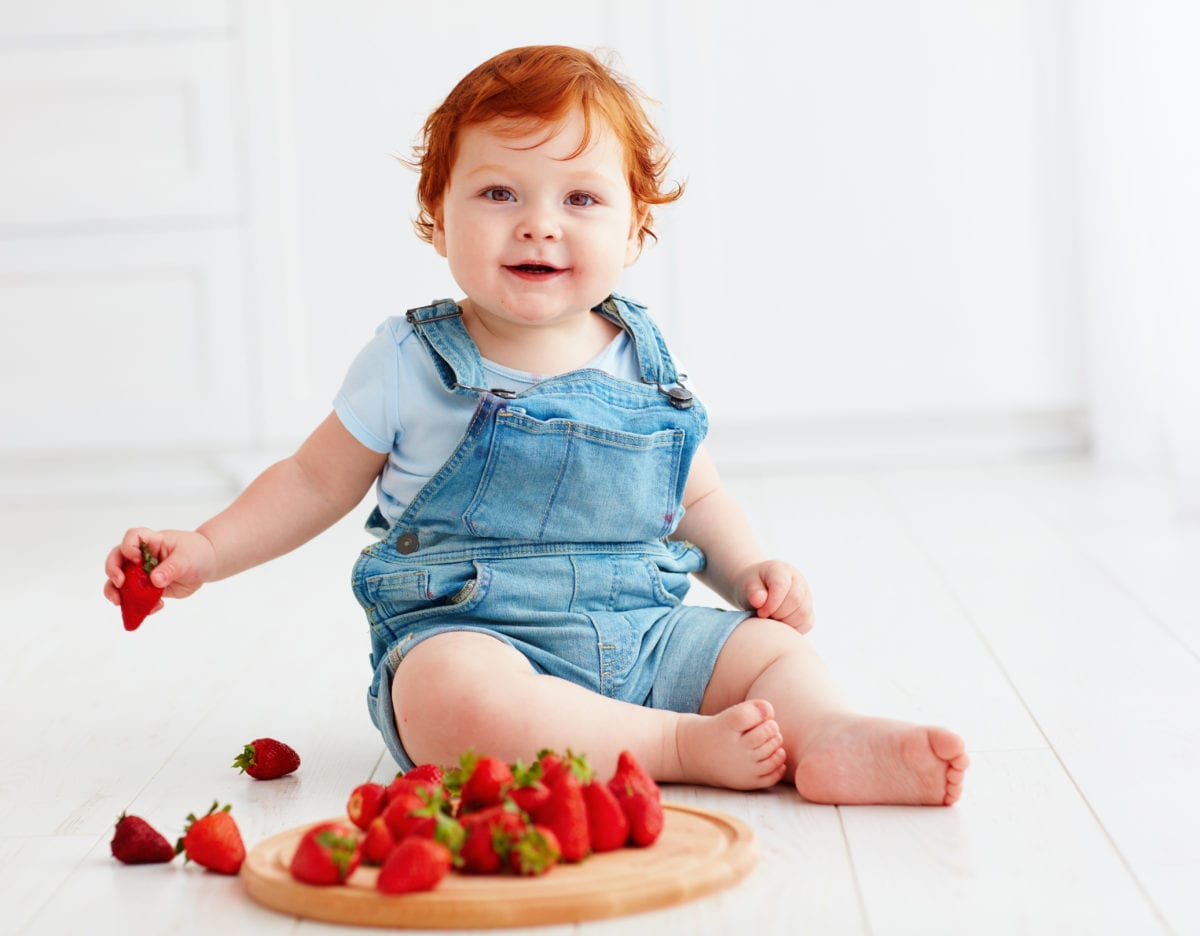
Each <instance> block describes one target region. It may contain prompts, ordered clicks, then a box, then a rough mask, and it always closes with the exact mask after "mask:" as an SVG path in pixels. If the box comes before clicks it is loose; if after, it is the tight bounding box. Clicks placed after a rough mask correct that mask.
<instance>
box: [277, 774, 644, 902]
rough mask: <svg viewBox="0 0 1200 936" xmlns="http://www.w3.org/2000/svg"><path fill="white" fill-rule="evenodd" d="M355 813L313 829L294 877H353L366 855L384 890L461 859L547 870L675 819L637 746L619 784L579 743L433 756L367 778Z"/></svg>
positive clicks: (309, 880) (508, 869)
mask: <svg viewBox="0 0 1200 936" xmlns="http://www.w3.org/2000/svg"><path fill="white" fill-rule="evenodd" d="M346 812H347V815H348V817H349V820H350V822H342V821H337V822H326V823H321V824H319V825H317V826H314V827H313V828H311V829H309V830H308V831H307V832H306V833H305V834H304V836H303V837H302V839H301V840H300V843H299V845H298V847H297V849H296V852H295V855H294V857H293V859H292V862H291V873H292V876H293V877H295V878H296V879H297V880H299V881H303V882H304V883H306V884H316V885H332V884H344V883H345V882H346V879H347V878H349V877H350V875H351V874H353V873H354V870H355V869H356V868H357V867H358V866H359V864H360V863H361V864H368V865H376V866H379V868H380V871H379V876H378V878H377V881H376V887H377V889H378V890H379V891H381V892H383V893H385V894H402V893H408V892H411V891H420V890H429V889H431V888H433V887H435V886H437V884H438V883H439V882H440V881H441V880H442V879H443V878H445V876H446V875H447V874H448V873H450V871H451V870H452V869H453V870H456V871H459V872H463V873H466V874H499V873H514V874H519V875H537V874H544V873H546V872H547V871H549V870H550V869H551V868H553V867H554V866H555V865H556V864H558V862H559V861H566V862H577V861H582V860H583V859H584V858H586V857H587V856H588V855H589V854H592V853H598V852H606V851H612V850H614V849H617V848H621V847H623V846H626V845H632V846H646V845H650V844H652V843H653V842H654V841H655V840H656V839H657V838H658V836H659V834H660V833H661V832H662V827H663V808H662V800H661V794H660V792H659V789H658V785H657V784H656V783H655V782H654V780H653V778H652V777H651V776H650V775H649V774H648V773H646V771H645V770H643V769H642V767H641V766H640V765H639V764H638V763H637V761H636V760H635V759H634V757H633V755H632V754H631V753H629V752H628V751H625V752H622V753H621V755H620V757H619V759H618V763H617V769H616V772H615V773H614V774H613V776H612V778H611V779H609V780H608V782H607V783H605V782H601V781H600V780H598V779H596V778H595V777H594V776H593V773H592V770H591V768H590V767H589V766H588V763H587V761H586V759H585V758H584V757H582V756H580V755H577V754H573V753H571V752H569V751H568V752H567V754H566V755H565V756H563V755H560V754H557V753H555V752H552V751H542V752H540V753H539V755H538V757H537V759H536V760H535V761H534V762H533V763H532V764H530V765H525V764H523V763H521V762H520V761H518V762H517V763H515V764H507V763H505V762H504V761H502V760H499V759H497V758H495V757H486V756H483V757H480V756H476V755H474V754H467V755H465V756H464V757H463V758H462V759H461V761H460V764H459V766H458V767H457V768H455V769H453V770H450V771H446V772H443V771H442V769H441V768H440V767H437V766H435V765H432V764H423V765H421V766H419V767H416V768H414V769H413V770H410V771H408V772H407V773H403V774H398V775H397V776H396V779H395V780H393V781H392V782H391V783H390V784H388V785H387V786H386V787H385V786H384V785H382V784H379V783H364V784H362V785H360V786H358V787H356V788H355V789H354V790H353V792H352V793H351V794H350V798H349V801H348V802H347V804H346Z"/></svg>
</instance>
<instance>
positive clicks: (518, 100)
mask: <svg viewBox="0 0 1200 936" xmlns="http://www.w3.org/2000/svg"><path fill="white" fill-rule="evenodd" d="M644 100H646V97H645V95H644V94H642V92H641V91H639V90H638V89H637V88H636V87H635V86H634V85H633V84H632V83H630V82H629V81H628V80H627V79H626V78H624V77H622V76H621V75H619V74H618V73H617V72H615V71H614V70H613V69H612V68H610V67H609V66H608V65H607V64H605V63H602V62H601V61H600V60H599V59H597V58H596V57H595V56H594V55H592V54H591V53H590V52H585V51H583V50H581V49H574V48H571V47H569V46H555V45H550V46H525V47H522V48H519V49H510V50H509V51H507V52H501V53H500V54H499V55H497V56H495V57H494V58H491V59H489V60H488V61H486V62H484V63H483V64H482V65H480V66H479V67H477V68H476V69H475V70H474V71H472V72H471V73H470V74H469V75H467V76H466V77H465V78H463V79H462V81H460V82H459V83H458V84H457V85H455V87H454V90H453V91H451V92H450V94H449V95H448V96H447V98H446V100H445V101H443V102H442V105H441V106H440V107H439V108H438V109H437V110H435V111H434V112H433V113H432V114H430V115H429V119H427V120H426V121H425V127H424V129H423V130H422V141H421V143H420V144H419V145H418V146H416V147H415V148H414V150H413V156H414V158H413V159H412V161H411V162H410V163H409V164H410V165H411V166H413V168H416V169H418V170H419V171H420V173H421V178H420V181H419V182H418V183H417V205H418V208H419V213H418V215H417V219H416V221H415V222H414V224H415V227H416V229H417V236H418V237H420V238H421V239H422V240H424V241H429V242H432V240H433V232H434V227H435V224H434V219H435V217H436V216H437V214H438V212H439V210H440V209H441V204H442V196H443V195H444V193H445V191H446V186H447V185H448V184H449V182H450V168H451V166H453V165H454V158H455V155H456V152H457V143H458V134H459V131H461V130H462V129H463V128H465V127H470V126H475V125H477V124H482V123H486V122H488V121H489V120H494V119H497V118H499V119H502V120H507V121H511V122H513V127H514V130H513V133H514V135H520V134H521V133H523V132H526V131H527V130H528V129H529V127H530V125H536V124H541V123H550V124H553V123H557V122H558V121H560V120H562V119H563V118H564V117H566V116H567V114H569V113H570V112H571V111H572V110H574V109H575V108H577V107H578V108H581V109H582V111H583V120H584V124H583V127H584V129H583V141H582V142H581V143H580V144H579V149H578V150H577V151H576V152H575V153H572V154H571V155H572V156H576V155H578V154H579V153H582V152H583V151H584V150H585V149H587V147H588V144H590V143H591V140H592V134H593V133H594V132H595V129H594V125H595V121H596V119H597V118H600V119H601V120H603V121H604V122H605V123H606V124H607V125H608V126H609V127H610V128H611V129H612V131H613V133H614V134H615V135H616V137H617V139H618V141H619V142H620V143H621V147H622V149H624V151H625V169H626V173H627V177H628V180H629V190H630V192H631V193H632V195H633V204H634V210H635V211H636V212H641V213H642V223H641V226H640V228H639V229H638V243H639V244H644V243H645V240H646V236H647V235H649V236H650V237H654V231H653V230H652V229H651V223H652V222H653V220H654V219H653V215H652V213H651V211H650V206H651V205H665V204H667V203H668V202H673V201H675V199H677V198H679V196H681V195H682V194H683V185H682V183H675V184H673V185H670V186H667V185H666V184H665V176H666V169H667V163H668V162H669V161H670V156H669V154H667V153H666V151H665V149H664V147H663V142H662V139H661V137H660V136H659V134H658V131H657V130H656V129H655V127H654V125H653V124H651V123H650V120H649V118H648V117H647V116H646V112H645V109H644V108H643V106H642V102H643V101H644Z"/></svg>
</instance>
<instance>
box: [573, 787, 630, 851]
mask: <svg viewBox="0 0 1200 936" xmlns="http://www.w3.org/2000/svg"><path fill="white" fill-rule="evenodd" d="M583 802H584V804H585V805H586V806H587V817H588V833H589V834H590V836H591V843H592V851H593V852H606V851H614V850H615V849H618V848H620V847H621V846H622V845H624V844H625V840H626V839H628V838H629V820H628V819H627V818H626V817H625V810H624V809H622V808H621V803H620V801H619V800H618V799H617V796H616V794H615V793H613V791H612V790H610V789H609V788H608V785H607V784H604V783H601V782H599V781H598V780H591V781H589V782H588V783H585V784H584V785H583Z"/></svg>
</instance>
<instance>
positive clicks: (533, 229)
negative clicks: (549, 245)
mask: <svg viewBox="0 0 1200 936" xmlns="http://www.w3.org/2000/svg"><path fill="white" fill-rule="evenodd" d="M517 236H518V237H519V238H520V239H521V240H527V241H530V240H558V238H560V237H562V227H561V226H560V225H559V223H558V221H557V220H556V219H555V218H554V216H553V214H552V213H551V212H549V211H538V210H532V211H529V212H527V213H526V214H525V215H524V216H523V217H522V218H521V222H520V224H519V225H518V226H517Z"/></svg>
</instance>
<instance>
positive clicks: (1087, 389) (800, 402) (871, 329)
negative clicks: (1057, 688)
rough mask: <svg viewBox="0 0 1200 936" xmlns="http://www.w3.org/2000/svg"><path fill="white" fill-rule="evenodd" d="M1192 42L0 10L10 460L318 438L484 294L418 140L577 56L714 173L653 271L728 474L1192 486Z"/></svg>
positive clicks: (244, 12)
mask: <svg viewBox="0 0 1200 936" xmlns="http://www.w3.org/2000/svg"><path fill="white" fill-rule="evenodd" d="M1198 32H1200V13H1197V12H1196V11H1195V8H1194V7H1192V6H1190V5H1187V4H1184V3H1182V2H1171V0H1153V2H1146V3H1136V4H1135V3H1132V2H1120V0H1094V2H1086V3H1084V2H1073V0H906V2H893V0H852V2H842V3H837V4H832V3H824V2H815V0H810V2H798V3H793V4H789V5H787V6H781V5H778V4H775V3H767V2H765V0H748V2H742V3H738V4H728V3H718V2H688V3H684V2H670V0H657V2H638V3H634V2H622V0H584V2H578V3H573V4H570V5H567V4H562V3H559V2H541V0H529V2H523V3H519V4H515V5H514V4H505V5H503V6H502V7H501V6H499V5H496V4H494V3H484V2H474V0H472V2H455V3H448V4H441V5H427V4H417V3H407V2H405V3H401V2H384V0H370V2H368V0H351V2H334V0H297V2H291V3H285V2H282V0H275V2H271V0H228V2H218V0H186V2H185V0H176V2H169V3H162V2H152V0H121V2H112V3H106V4H103V5H97V4H91V3H84V2H82V0H45V2H41V3H38V4H26V3H21V2H18V0H0V127H3V128H4V130H3V134H4V145H3V147H0V406H2V407H3V409H0V430H2V432H0V453H2V454H3V457H4V459H5V464H6V467H8V468H9V469H10V473H11V471H17V472H18V473H19V472H20V470H21V469H20V466H21V465H28V464H30V463H31V462H30V459H33V460H34V462H32V463H35V464H37V465H38V466H39V468H38V469H37V472H36V473H37V474H39V475H41V474H42V473H43V472H42V469H41V467H40V466H43V465H46V464H53V463H54V462H55V461H56V460H62V459H66V460H67V462H68V463H69V464H74V465H75V466H76V467H77V468H82V469H83V470H81V471H78V472H77V473H81V474H83V475H87V476H88V477H91V478H94V476H95V475H97V474H99V473H102V472H110V471H111V470H116V469H118V468H119V467H120V466H121V464H122V461H123V459H125V457H126V455H125V453H128V452H131V451H136V452H138V453H139V455H140V456H141V457H143V458H144V457H146V456H147V455H153V456H156V457H162V456H170V455H172V454H175V455H184V456H188V457H190V456H193V455H194V454H196V453H202V454H203V453H216V452H220V453H250V456H249V457H250V458H251V459H254V458H255V457H257V456H255V455H254V453H266V452H274V451H282V450H286V449H288V448H289V447H291V446H294V445H295V444H296V443H297V442H298V441H299V439H301V438H302V437H303V435H304V434H305V433H306V432H307V431H308V430H309V429H310V428H311V427H312V426H313V425H315V424H316V423H317V422H318V421H319V420H320V419H321V418H322V417H323V415H324V414H325V413H326V412H327V410H328V407H329V402H330V400H331V398H332V396H333V394H334V392H335V391H336V389H337V386H338V384H339V382H340V380H341V377H342V374H343V373H344V371H345V368H346V366H347V364H348V363H349V361H350V359H351V357H352V356H353V355H354V353H355V352H356V351H357V349H358V348H359V347H360V346H361V345H362V344H363V343H364V342H365V341H366V340H367V339H368V338H369V337H370V335H371V334H372V332H373V330H374V328H375V326H376V325H377V324H378V323H379V322H380V321H381V320H382V319H383V318H384V317H386V316H388V315H394V314H398V313H401V312H403V310H404V309H405V308H407V307H409V306H413V305H418V304H421V303H424V302H427V301H429V300H431V299H434V298H438V297H442V296H448V295H455V296H457V295H458V291H457V287H456V286H455V285H454V284H453V282H452V281H451V280H450V278H449V276H448V274H447V272H446V270H445V266H444V263H443V261H442V260H441V259H440V258H438V257H437V256H436V255H435V254H434V253H433V251H432V250H431V249H430V248H429V247H427V246H426V245H424V244H422V243H420V242H419V241H417V239H416V238H415V236H414V235H413V234H412V231H411V227H410V219H411V217H412V214H413V185H414V176H413V174H412V173H411V172H410V171H409V170H407V169H406V168H404V167H403V166H402V165H401V164H400V163H399V162H398V161H397V160H396V159H395V158H394V157H395V155H396V154H405V153H407V152H408V150H409V147H410V146H411V144H412V142H413V141H414V139H415V137H416V134H417V132H418V130H419V127H420V124H421V122H422V120H423V118H424V116H425V114H426V113H427V112H428V111H429V110H430V109H431V108H432V107H434V106H436V104H437V103H438V102H439V101H440V99H441V98H442V97H443V96H444V95H445V93H446V92H447V91H448V90H449V88H450V87H451V86H452V85H453V83H454V82H455V81H457V80H458V79H459V78H460V77H461V76H462V75H463V74H465V73H466V72H467V71H468V70H469V69H470V68H472V67H474V65H476V64H478V63H479V62H480V61H482V60H483V59H485V58H486V57H488V56H490V55H492V54H494V53H495V52H498V51H501V50H503V49H505V48H509V47H511V46H514V45H520V44H530V43H542V42H562V43H568V44H576V45H583V46H588V47H603V48H607V49H612V50H615V51H616V52H617V53H618V55H619V61H620V64H621V67H622V68H623V70H624V71H626V72H627V73H628V74H629V75H630V76H631V77H633V78H634V80H635V81H636V82H637V83H638V84H640V85H641V86H642V87H643V88H644V89H645V90H646V91H647V92H648V93H649V94H650V95H651V96H652V97H654V98H655V99H656V100H657V101H658V102H659V103H658V105H657V106H656V107H655V109H654V112H653V113H654V117H655V118H656V120H657V121H658V123H659V125H660V127H661V128H662V130H663V133H664V135H665V137H666V138H667V140H668V142H669V144H670V145H671V147H672V148H673V150H674V151H675V154H676V158H675V163H674V167H675V171H676V173H677V175H678V177H680V178H684V179H686V181H687V184H688V191H687V194H686V195H685V197H684V199H683V200H682V201H681V202H679V203H677V204H676V205H674V206H670V207H669V208H666V209H664V210H662V211H660V213H659V215H660V222H659V225H658V229H659V234H660V239H661V243H660V244H659V245H658V246H656V247H654V248H652V249H650V250H648V251H647V253H646V254H645V256H644V257H643V258H642V260H641V261H640V262H639V263H638V265H637V266H636V267H635V268H634V269H633V270H632V271H630V273H629V275H628V277H627V281H626V282H625V283H624V284H623V288H624V290H625V291H626V292H628V293H630V294H632V295H634V296H635V297H638V298H640V299H642V300H643V301H645V302H647V303H648V304H649V305H650V307H651V309H652V311H653V312H654V313H655V314H656V316H657V317H658V318H659V320H660V322H661V323H662V324H663V326H664V327H665V328H666V330H667V331H668V332H669V333H670V335H671V336H672V338H673V339H674V341H675V343H676V344H677V346H678V349H679V351H680V353H681V355H682V356H683V357H684V359H685V360H686V361H687V363H688V366H689V369H690V370H691V371H692V373H693V377H694V380H695V381H696V382H697V383H698V384H699V387H700V389H701V390H702V392H703V395H704V397H705V399H706V400H707V401H708V403H709V405H710V407H711V408H712V410H713V414H714V422H715V428H714V433H713V437H712V439H713V447H714V449H715V450H716V452H717V454H718V456H719V457H720V458H721V459H722V461H723V462H724V463H726V464H732V465H738V464H751V465H753V464H759V463H769V464H804V463H811V462H827V461H831V460H832V461H834V462H838V461H847V460H851V461H857V462H861V461H863V460H868V461H870V460H890V461H893V462H894V461H896V460H898V459H912V458H919V459H944V458H961V457H964V456H965V457H972V458H975V457H981V456H988V457H991V456H1004V457H1007V456H1013V455H1017V456H1022V455H1037V454H1044V453H1048V452H1063V451H1066V452H1093V453H1095V454H1096V455H1097V456H1098V457H1099V458H1101V459H1102V460H1105V461H1108V462H1112V463H1118V464H1126V465H1134V466H1137V467H1139V468H1142V469H1149V470H1151V471H1164V472H1165V471H1173V472H1175V474H1176V475H1177V476H1179V477H1180V478H1181V479H1183V480H1185V481H1186V479H1187V477H1188V476H1189V473H1190V474H1191V475H1192V476H1193V477H1197V478H1200V442H1198V441H1197V430H1196V428H1195V424H1196V423H1197V422H1198V420H1197V419H1196V415H1197V413H1196V411H1197V406H1196V400H1198V399H1200V389H1198V388H1197V386H1196V380H1197V378H1196V377H1195V376H1194V375H1193V374H1191V371H1193V370H1195V368H1194V367H1192V366H1191V365H1192V364H1193V363H1194V362H1195V361H1196V360H1197V357H1200V354H1198V353H1197V349H1198V348H1200V338H1198V337H1197V334H1196V329H1197V327H1198V326H1197V315H1198V312H1197V310H1198V307H1200V287H1198V284H1197V276H1198V274H1197V272H1196V263H1195V257H1196V256H1197V255H1198V254H1200V243H1198V241H1200V237H1198V235H1197V226H1196V220H1195V219H1196V217H1197V216H1200V183H1198V181H1197V171H1196V168H1195V167H1196V166H1197V165H1200V130H1198V128H1197V117H1196V113H1197V112H1198V111H1200V108H1198V107H1197V106H1196V100H1195V98H1196V89H1197V88H1198V87H1200V65H1197V64H1196V57H1195V56H1194V55H1192V53H1191V50H1193V49H1194V47H1195V40H1196V39H1197V38H1198V36H1197V33H1198ZM39 459H41V460H40V461H39ZM14 466H15V467H14ZM28 473H29V472H28V471H26V474H27V475H28ZM80 483H83V484H85V485H86V483H87V481H86V479H80ZM1182 490H1183V491H1184V493H1186V490H1187V489H1186V488H1184V489H1182ZM1193 493H1194V489H1193ZM1196 499H1197V500H1200V495H1196Z"/></svg>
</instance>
